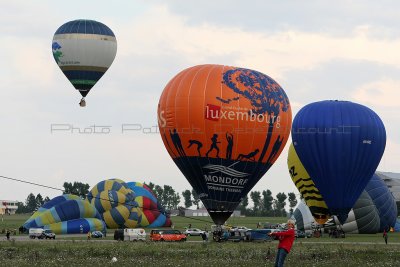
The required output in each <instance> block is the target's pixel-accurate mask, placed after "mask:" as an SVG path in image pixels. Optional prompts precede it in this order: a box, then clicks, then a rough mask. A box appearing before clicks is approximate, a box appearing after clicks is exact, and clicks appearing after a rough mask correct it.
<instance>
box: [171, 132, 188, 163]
mask: <svg viewBox="0 0 400 267" xmlns="http://www.w3.org/2000/svg"><path fill="white" fill-rule="evenodd" d="M169 134H170V135H171V140H172V143H173V144H174V146H175V148H176V150H177V151H178V153H179V156H181V157H186V154H185V151H184V150H183V147H182V141H181V138H180V137H179V134H178V133H177V131H176V129H174V132H171V130H169Z"/></svg>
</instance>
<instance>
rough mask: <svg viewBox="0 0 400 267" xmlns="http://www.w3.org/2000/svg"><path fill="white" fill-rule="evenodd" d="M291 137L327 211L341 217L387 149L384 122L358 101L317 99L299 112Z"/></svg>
mask: <svg viewBox="0 0 400 267" xmlns="http://www.w3.org/2000/svg"><path fill="white" fill-rule="evenodd" d="M292 139H293V145H294V147H295V149H296V152H297V154H298V156H299V158H300V160H301V162H302V164H303V165H304V167H305V169H306V170H307V172H308V174H309V175H310V177H311V179H312V180H313V182H314V183H315V186H316V187H317V188H318V190H319V191H320V193H321V195H322V197H323V198H324V200H325V202H326V204H327V206H328V208H329V210H330V213H331V214H333V215H337V216H338V218H339V221H340V222H341V223H344V222H345V220H346V218H347V214H348V212H349V211H350V209H351V208H352V207H353V205H354V203H355V202H356V201H357V199H358V197H359V196H360V194H361V192H362V191H363V190H364V188H365V186H366V185H367V183H368V181H369V180H370V179H371V177H372V175H373V174H374V172H375V170H376V168H377V166H378V164H379V161H380V159H381V157H382V155H383V152H384V150H385V144H386V132H385V127H384V125H383V122H382V121H381V119H380V118H379V116H378V115H377V114H376V113H375V112H374V111H372V110H371V109H369V108H367V107H365V106H363V105H360V104H356V103H352V102H349V101H321V102H315V103H311V104H308V105H306V106H305V107H303V108H302V109H301V110H300V111H299V112H298V113H297V115H296V117H295V118H294V120H293V127H292Z"/></svg>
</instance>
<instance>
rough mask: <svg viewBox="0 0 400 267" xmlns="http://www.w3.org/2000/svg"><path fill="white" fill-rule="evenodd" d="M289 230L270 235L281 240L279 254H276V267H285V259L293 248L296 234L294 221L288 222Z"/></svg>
mask: <svg viewBox="0 0 400 267" xmlns="http://www.w3.org/2000/svg"><path fill="white" fill-rule="evenodd" d="M287 227H288V229H287V230H286V231H282V232H274V233H269V235H270V236H276V237H278V239H279V245H278V253H277V254H276V260H275V267H283V263H284V262H285V258H286V256H287V254H288V253H289V252H290V249H291V248H292V245H293V242H294V238H295V232H294V221H293V220H288V221H287Z"/></svg>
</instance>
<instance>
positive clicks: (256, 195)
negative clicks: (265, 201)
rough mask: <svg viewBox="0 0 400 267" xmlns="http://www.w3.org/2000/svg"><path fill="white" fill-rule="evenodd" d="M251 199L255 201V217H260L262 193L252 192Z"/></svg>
mask: <svg viewBox="0 0 400 267" xmlns="http://www.w3.org/2000/svg"><path fill="white" fill-rule="evenodd" d="M250 198H251V200H252V201H253V204H254V206H253V214H254V216H257V215H259V214H258V213H259V210H260V208H261V193H260V192H259V191H252V192H250Z"/></svg>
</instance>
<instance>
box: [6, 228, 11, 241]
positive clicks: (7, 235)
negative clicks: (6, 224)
mask: <svg viewBox="0 0 400 267" xmlns="http://www.w3.org/2000/svg"><path fill="white" fill-rule="evenodd" d="M6 237H7V240H10V230H7V233H6Z"/></svg>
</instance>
